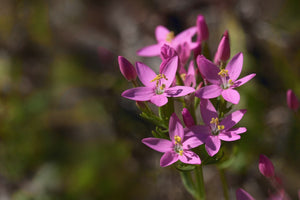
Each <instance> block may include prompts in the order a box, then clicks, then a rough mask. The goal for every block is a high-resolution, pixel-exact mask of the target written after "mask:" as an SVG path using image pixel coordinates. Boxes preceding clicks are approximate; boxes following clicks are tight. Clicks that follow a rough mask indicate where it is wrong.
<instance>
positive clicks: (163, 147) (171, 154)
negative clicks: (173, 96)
mask: <svg viewBox="0 0 300 200" xmlns="http://www.w3.org/2000/svg"><path fill="white" fill-rule="evenodd" d="M169 136H170V140H166V139H160V138H144V139H143V140H142V142H143V143H144V144H145V145H147V146H148V147H150V148H152V149H154V150H156V151H159V152H162V153H164V154H163V156H162V157H161V159H160V166H161V167H166V166H169V165H171V164H173V163H175V162H176V161H178V160H180V161H181V162H183V163H187V164H197V165H200V164H201V160H200V158H199V156H198V155H197V154H196V153H194V152H193V151H191V150H190V149H192V148H195V147H197V146H199V145H201V144H203V142H202V141H201V140H199V139H198V138H196V137H189V138H186V137H185V135H184V129H183V127H182V124H181V122H180V121H179V119H178V117H177V116H176V114H175V113H173V114H172V115H171V117H170V121H169Z"/></svg>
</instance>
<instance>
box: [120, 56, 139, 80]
mask: <svg viewBox="0 0 300 200" xmlns="http://www.w3.org/2000/svg"><path fill="white" fill-rule="evenodd" d="M118 62H119V68H120V71H121V73H122V75H123V76H124V77H125V78H126V79H127V80H128V81H132V80H135V79H136V77H137V73H136V70H135V68H134V66H133V65H132V64H131V63H130V62H129V61H128V60H127V59H126V58H124V57H123V56H118Z"/></svg>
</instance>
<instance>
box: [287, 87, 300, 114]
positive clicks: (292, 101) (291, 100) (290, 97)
mask: <svg viewBox="0 0 300 200" xmlns="http://www.w3.org/2000/svg"><path fill="white" fill-rule="evenodd" d="M286 101H287V105H288V107H289V108H290V109H291V110H293V111H297V110H298V108H299V101H298V99H297V97H296V95H295V94H294V92H293V91H292V90H291V89H289V90H288V91H287V92H286Z"/></svg>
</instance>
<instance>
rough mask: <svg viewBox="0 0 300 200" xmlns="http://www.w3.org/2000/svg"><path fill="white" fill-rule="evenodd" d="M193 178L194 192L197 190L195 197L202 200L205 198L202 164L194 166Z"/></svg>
mask: <svg viewBox="0 0 300 200" xmlns="http://www.w3.org/2000/svg"><path fill="white" fill-rule="evenodd" d="M195 179H196V192H197V196H196V198H197V200H204V199H205V188H204V179H203V170H202V165H197V166H196V169H195Z"/></svg>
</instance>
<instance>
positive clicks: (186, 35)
mask: <svg viewBox="0 0 300 200" xmlns="http://www.w3.org/2000/svg"><path fill="white" fill-rule="evenodd" d="M196 32H197V28H196V27H195V26H194V27H191V28H188V29H186V30H184V31H182V32H181V33H179V34H178V35H176V37H175V38H174V39H173V41H172V43H174V44H182V43H184V42H189V43H191V40H192V37H193V36H194V35H195V34H196Z"/></svg>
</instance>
